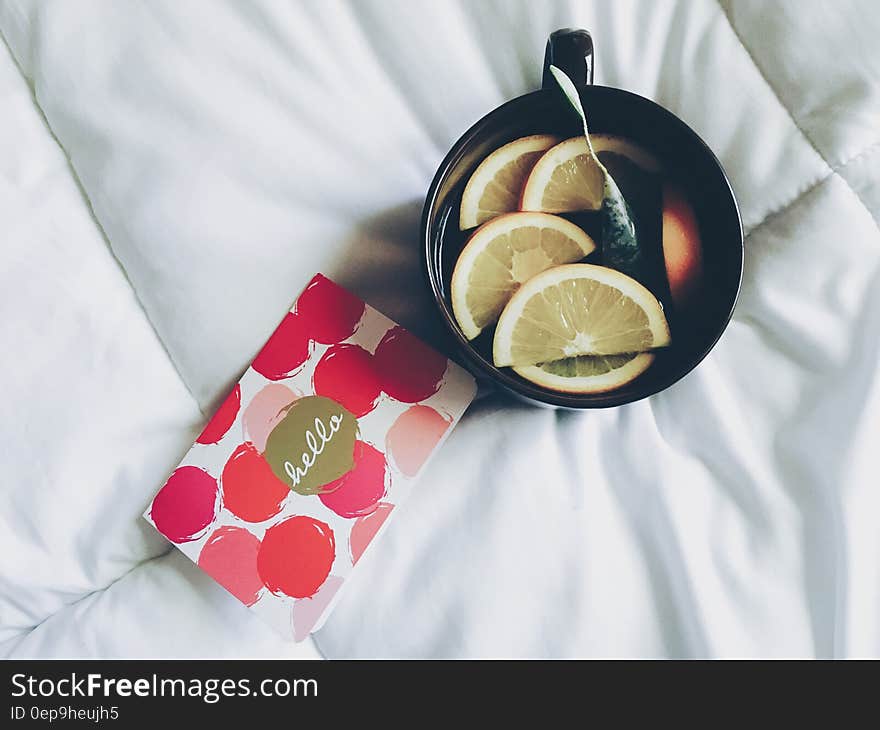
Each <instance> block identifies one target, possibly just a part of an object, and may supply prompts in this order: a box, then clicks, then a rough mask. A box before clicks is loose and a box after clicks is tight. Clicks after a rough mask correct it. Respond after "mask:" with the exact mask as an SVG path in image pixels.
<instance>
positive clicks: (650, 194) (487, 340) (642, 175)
mask: <svg viewBox="0 0 880 730" xmlns="http://www.w3.org/2000/svg"><path fill="white" fill-rule="evenodd" d="M598 154H599V158H600V159H601V160H602V163H603V164H604V165H605V166H606V167H607V168H608V170H609V172H611V175H612V176H613V177H614V180H615V181H616V182H617V184H618V186H619V187H620V189H621V192H622V193H623V195H624V198H625V199H626V201H627V205H628V206H629V208H630V212H631V214H632V216H633V220H634V223H635V225H636V232H637V236H638V241H639V247H640V249H641V250H642V252H643V254H644V256H645V258H646V260H647V266H646V269H645V272H644V274H640V275H636V276H634V278H636V279H638V280H639V281H640V283H642V284H643V285H644V286H645V287H646V288H648V289H649V290H650V291H651V292H652V293H653V294H654V296H656V297H657V299H658V300H659V301H660V303H661V305H662V306H663V310H664V314H665V315H666V319H667V322H668V323H669V327H670V331H671V333H672V344H671V346H670V347H667V348H661V349H659V350H656V351H655V352H654V354H655V355H656V359H655V361H654V363H653V364H652V365H651V367H650V368H648V370H647V371H646V372H645V373H644V374H643V375H642V376H640V378H645V377H649V374H650V373H651V372H652V371H657V370H660V369H662V368H663V367H664V362H665V361H666V360H668V359H669V358H671V357H672V356H673V353H672V352H671V350H672V349H673V348H675V347H676V346H677V345H678V343H679V342H680V340H682V339H687V336H688V335H687V332H688V321H687V320H688V317H687V316H686V315H687V312H686V311H679V309H680V307H679V308H677V307H676V305H675V304H674V302H673V299H672V295H671V292H670V287H669V281H668V279H667V274H666V267H665V263H664V256H663V188H664V184H665V183H667V182H672V181H673V180H674V178H672V177H670V176H668V174H667V172H666V166H665V165H663V166H662V167H661V169H660V171H659V172H653V171H652V172H647V171H645V170H643V169H641V168H639V167H637V166H636V165H635V163H633V162H631V161H630V160H629V159H628V158H626V157H624V156H622V155H620V154H617V153H614V152H599V153H598ZM658 158H659V156H658ZM467 179H468V176H465V177H464V178H463V179H462V182H461V183H460V184H459V185H458V186H457V188H456V189H455V190H454V191H453V192H452V194H451V195H450V196H449V197H448V198H447V201H448V202H447V205H446V207H445V209H444V210H443V212H442V214H441V220H440V225H441V242H442V243H441V268H442V276H443V285H444V295H445V296H446V298H447V302H448V301H449V292H450V287H451V278H452V272H453V271H454V269H455V264H456V262H457V260H458V257H459V255H460V253H461V250H462V249H463V248H464V246H465V244H466V243H467V241H468V238H469V237H470V235H471V234H472V233H473V231H474V230H475V229H470V230H466V231H461V230H459V227H458V220H459V206H460V204H461V196H462V193H463V191H464V186H465V184H466V183H467ZM558 215H560V217H562V218H565V219H567V220H569V221H571V222H572V223H574V224H575V225H577V226H578V227H580V228H581V229H582V230H584V231H585V232H586V233H587V234H589V235H590V237H591V238H592V239H593V241H594V242H595V243H596V250H595V251H593V252H592V253H591V254H590V255H589V256H587V257H585V258H584V259H582V260H581V263H592V264H598V265H601V266H608V265H609V264H608V263H607V262H606V260H605V256H604V252H603V250H602V216H601V213H600V212H599V211H583V212H575V213H561V214H558ZM494 337H495V327H494V326H491V327H487V328H486V329H485V330H483V332H482V333H480V335H479V336H478V337H477V338H476V339H474V340H472V341H471V344H472V345H473V347H474V348H475V349H476V350H477V351H478V352H479V353H480V355H482V357H483V358H485V359H486V360H487V361H488V362H490V363H491V362H492V343H493V339H494ZM510 374H511V375H515V374H514V373H513V372H512V371H511V373H510Z"/></svg>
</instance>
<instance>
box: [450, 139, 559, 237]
mask: <svg viewBox="0 0 880 730" xmlns="http://www.w3.org/2000/svg"><path fill="white" fill-rule="evenodd" d="M557 142H559V138H558V137H553V136H552V135H549V134H533V135H531V136H529V137H520V138H519V139H515V140H514V141H513V142H508V143H507V144H506V145H504V146H503V147H499V148H498V149H497V150H495V151H494V152H493V153H492V154H490V155H489V156H488V157H487V158H486V159H485V160H483V161H482V162H481V163H480V164H479V165H478V166H477V169H476V170H474V172H473V174H472V175H471V177H470V179H469V180H468V182H467V185H465V188H464V194H463V196H462V199H461V209H460V213H459V228H461V230H463V231H464V230H467V229H468V228H475V227H476V226H478V225H480V224H481V223H485V222H486V221H488V220H491V219H492V218H495V217H496V216H499V215H501V214H503V213H510V212H513V211H515V210H519V197H520V193H521V192H522V188H523V183H525V180H526V177H528V174H529V171H530V170H531V169H532V166H533V165H534V164H535V162H536V160H537V159H538V158H539V157H541V155H543V154H544V153H545V152H546V151H547V150H548V149H550V148H551V147H553V145H555V144H556V143H557Z"/></svg>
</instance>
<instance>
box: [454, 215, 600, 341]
mask: <svg viewBox="0 0 880 730" xmlns="http://www.w3.org/2000/svg"><path fill="white" fill-rule="evenodd" d="M595 248H596V244H595V243H594V242H593V239H592V238H590V236H588V235H587V234H586V233H585V232H584V231H583V230H581V229H580V228H579V227H578V226H576V225H575V224H574V223H571V222H570V221H567V220H565V218H560V217H559V216H555V215H549V214H547V213H508V214H506V215H502V216H499V217H498V218H494V219H493V220H491V221H489V222H488V223H484V224H483V225H482V226H480V227H479V228H478V229H477V230H476V231H475V232H474V233H473V235H471V237H470V239H469V240H468V242H467V244H466V245H465V247H464V249H462V252H461V254H460V255H459V257H458V261H457V262H456V264H455V270H454V271H453V273H452V283H451V287H450V288H451V295H452V311H453V313H454V314H455V319H456V320H457V321H458V324H459V326H460V327H461V330H462V332H463V333H464V335H465V337H467V338H468V339H471V340H472V339H473V338H474V337H476V336H477V335H479V334H480V332H482V331H483V329H484V328H486V327H488V326H489V325H491V324H493V323H494V322H495V321H496V320H497V319H498V315H500V314H501V310H503V309H504V306H505V305H506V304H507V302H508V301H509V300H510V297H511V296H513V294H514V292H516V290H517V289H519V288H520V286H522V284H523V283H524V282H526V281H528V280H529V279H531V278H532V277H533V276H534V275H535V274H539V273H541V272H542V271H546V270H547V269H549V268H551V267H553V266H559V265H560V264H570V263H573V262H575V261H580V260H581V259H582V258H584V257H585V256H587V255H589V254H590V253H592V252H593V251H594V250H595Z"/></svg>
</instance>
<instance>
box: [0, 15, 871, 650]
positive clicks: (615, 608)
mask: <svg viewBox="0 0 880 730" xmlns="http://www.w3.org/2000/svg"><path fill="white" fill-rule="evenodd" d="M874 5H875V4H874V3H872V2H871V1H870V0H844V1H839V2H831V1H830V0H828V1H827V2H814V3H810V10H809V12H806V11H805V10H804V4H803V3H801V2H799V1H798V0H780V1H779V2H777V3H773V4H771V5H768V4H766V3H761V2H758V1H757V0H736V2H727V1H725V2H722V3H720V4H719V3H718V2H713V1H711V0H692V1H690V2H688V1H685V0H681V1H678V2H674V1H671V0H670V1H664V2H656V1H654V0H632V1H630V2H613V3H612V2H604V1H599V0H597V1H595V2H589V1H586V0H582V1H579V0H571V1H570V2H564V1H560V2H542V3H533V2H525V1H523V2H509V1H502V0H497V1H496V2H491V1H489V0H485V1H481V2H476V1H472V2H468V1H466V0H457V1H456V0H444V1H441V0H436V1H434V2H404V0H372V1H367V0H351V2H324V1H322V2H318V1H317V0H316V1H314V2H290V3H282V2H250V3H238V2H233V1H232V0H228V1H227V2H196V1H191V2H186V3H180V2H172V1H171V0H167V1H165V2H162V1H159V0H155V1H152V2H148V3H147V2H144V3H116V2H112V1H110V0H103V1H102V0H90V1H86V0H83V1H82V2H78V3H69V2H63V1H59V0H55V1H54V2H31V1H29V0H4V2H2V3H0V33H2V36H3V38H4V40H5V42H6V44H7V45H8V52H7V49H6V48H0V95H2V98H3V107H2V108H3V111H4V114H2V115H0V153H2V154H0V213H2V216H0V220H2V226H3V231H4V233H3V254H4V259H3V264H2V266H0V277H2V286H0V299H2V302H3V306H4V310H3V311H4V313H5V314H6V316H5V317H4V319H3V322H2V324H0V342H2V345H3V348H4V352H5V353H6V357H4V358H3V360H2V362H0V374H2V377H3V382H4V384H5V385H6V388H5V389H4V390H5V396H4V413H5V418H4V419H3V422H2V429H3V432H2V441H0V444H2V446H0V453H2V464H3V467H4V474H5V479H4V481H3V488H2V491H0V521H2V526H3V528H4V529H3V530H2V531H0V650H2V651H3V653H5V654H9V655H25V656H69V655H77V656H79V655H85V656H148V655H151V656H152V655H155V656H162V655H165V656H304V655H310V654H314V649H313V648H312V647H311V646H310V645H309V644H306V645H301V646H295V645H292V644H286V643H284V642H281V641H279V640H278V639H276V638H275V637H274V634H273V633H272V632H271V630H270V629H268V628H265V627H263V626H262V625H261V624H260V622H259V621H258V620H257V619H256V618H255V617H253V616H251V615H250V614H249V612H248V611H247V610H246V609H244V608H242V607H241V606H239V605H238V604H237V603H236V602H235V600H234V599H233V598H231V597H230V596H228V595H227V594H226V593H225V592H224V591H223V590H222V589H220V588H219V587H217V586H216V585H214V584H213V583H212V581H211V580H210V579H208V578H206V577H205V576H203V575H202V574H200V572H199V571H198V570H197V569H196V568H195V567H193V566H191V565H190V564H189V563H188V561H186V560H185V559H181V557H180V556H178V555H176V554H174V553H171V554H167V555H166V552H167V547H166V545H165V544H164V543H163V541H162V540H161V539H160V538H159V537H158V536H157V535H156V534H154V533H152V532H151V531H150V529H149V528H148V527H147V526H146V525H145V523H143V522H142V521H140V520H139V519H138V515H139V514H140V512H141V511H142V509H143V506H144V505H145V504H146V503H147V501H148V500H149V498H150V496H151V495H152V494H153V493H154V492H155V491H156V489H157V488H158V487H159V486H160V485H161V483H162V481H163V480H164V478H165V476H166V475H167V474H168V472H169V471H170V470H171V469H172V468H173V466H174V465H175V464H176V462H177V461H178V459H179V458H180V456H181V455H182V454H183V453H184V452H185V451H186V450H187V448H188V447H189V445H190V444H191V442H192V439H193V438H194V436H195V434H196V433H197V432H198V430H199V427H200V425H201V424H202V423H203V422H204V419H205V416H206V415H209V414H210V411H211V410H212V408H213V407H214V406H215V405H216V404H217V402H218V399H219V398H220V397H222V395H223V394H224V393H225V392H226V390H227V389H228V387H229V386H230V384H231V383H232V382H233V381H234V380H236V379H237V378H238V376H239V374H240V372H241V371H242V370H243V368H244V367H245V366H246V365H247V363H248V362H249V361H250V359H251V358H252V357H253V355H254V353H255V352H256V351H257V349H258V348H259V346H260V345H261V343H262V342H263V341H264V340H265V338H266V336H267V335H268V334H269V333H270V332H271V330H272V329H273V328H274V327H275V325H276V324H277V322H278V320H279V319H280V317H281V315H282V313H283V312H284V311H286V308H287V307H288V306H289V304H290V302H291V301H292V299H293V298H294V296H295V295H296V294H297V293H298V291H299V290H300V288H301V287H302V285H303V284H304V283H305V282H306V281H307V280H308V279H309V278H310V277H311V275H312V274H313V273H314V272H315V271H317V270H321V271H323V272H325V273H326V274H328V275H329V276H331V277H333V278H335V279H336V280H338V281H339V282H340V283H342V284H344V285H346V286H348V287H350V288H351V289H352V290H353V291H355V292H356V293H358V294H359V295H360V296H362V297H363V298H364V299H366V300H367V301H369V302H370V303H371V304H372V305H373V306H375V307H377V308H378V309H380V310H382V311H384V312H385V313H386V314H388V315H389V316H390V317H392V318H394V319H396V320H398V321H400V322H402V323H403V324H405V325H407V326H410V327H412V328H413V329H414V330H415V331H417V332H421V333H423V334H425V335H427V336H429V337H430V336H431V335H432V334H433V333H434V332H435V328H436V326H437V325H436V319H435V318H434V315H433V313H432V310H431V306H430V302H429V300H428V297H427V295H426V293H425V289H424V285H423V282H422V278H421V273H420V269H419V255H418V218H419V214H420V211H421V204H422V200H423V196H424V193H425V191H426V189H427V187H428V184H429V182H430V179H431V177H432V176H433V173H434V171H435V169H436V167H437V165H438V164H439V162H440V160H441V159H442V157H443V155H444V154H445V152H446V150H447V149H448V148H449V147H450V146H451V144H452V143H453V142H454V141H455V139H456V138H457V137H458V135H459V134H460V133H461V132H462V131H464V130H465V129H466V128H467V127H468V126H469V125H470V124H471V123H472V122H473V121H475V120H476V119H477V118H479V117H480V116H482V115H483V114H484V113H485V112H487V111H488V110H489V109H491V108H492V107H494V106H496V105H498V104H499V103H501V102H503V101H504V100H505V99H508V98H511V97H513V96H516V95H518V94H521V93H525V92H526V91H529V90H531V89H533V88H535V87H536V86H537V85H538V83H539V78H540V65H541V60H542V54H543V47H544V43H545V40H546V37H547V35H548V34H549V33H550V32H551V31H553V30H555V29H556V28H559V27H585V28H588V29H589V30H590V31H591V32H592V33H593V36H594V40H595V43H596V49H597V59H596V74H597V79H596V81H597V83H604V84H608V85H614V86H621V87H624V88H627V89H631V90H633V91H635V92H637V93H640V94H643V95H646V96H648V97H651V98H653V99H655V100H657V101H658V102H660V103H661V104H664V105H665V106H667V107H668V108H669V109H671V110H672V111H673V112H675V113H676V114H678V115H680V116H681V117H682V118H683V119H685V120H686V121H687V122H688V123H689V124H690V125H691V126H692V127H693V128H694V129H695V130H696V131H697V132H698V133H699V134H700V135H701V136H703V138H704V139H705V140H706V141H707V142H708V143H709V144H710V146H711V147H712V148H713V150H714V151H715V152H716V154H717V155H718V156H719V158H720V159H721V160H722V162H723V164H724V165H725V168H726V170H727V172H728V174H729V176H730V178H731V180H732V183H733V186H734V189H735V191H736V193H737V196H738V199H739V202H740V205H741V210H742V215H743V221H744V224H745V226H746V228H747V232H748V237H747V242H746V262H745V276H744V285H743V291H742V297H741V300H740V304H739V306H738V308H737V311H736V314H735V316H734V319H733V322H732V323H731V325H730V328H729V329H728V331H727V333H726V335H725V336H724V338H723V339H722V340H721V342H720V343H719V345H718V346H717V348H716V349H715V350H714V351H713V353H712V354H711V355H710V357H709V358H708V359H707V360H706V361H705V362H704V363H703V364H702V365H701V366H700V367H699V368H698V369H697V370H696V371H694V372H693V373H691V374H690V375H689V376H687V377H686V378H685V379H684V380H683V381H681V382H680V383H678V384H677V385H675V386H673V387H672V388H670V389H669V390H668V391H666V392H664V393H662V394H660V395H658V396H655V397H653V398H651V399H649V400H647V401H642V402H640V403H636V404H633V405H631V406H627V407H624V408H619V409H616V410H613V411H603V412H590V413H568V412H554V411H549V410H540V409H534V408H530V407H526V406H524V405H521V404H517V403H515V402H513V401H512V400H511V399H509V398H508V397H506V396H504V395H502V394H499V393H494V392H492V391H491V390H490V389H486V390H484V392H483V397H481V398H480V399H479V400H478V401H477V402H476V403H475V404H474V406H472V408H471V410H470V411H469V413H468V414H467V416H466V417H465V419H464V420H463V421H462V423H461V425H460V426H459V427H458V428H457V429H456V431H455V433H454V434H453V435H452V437H451V438H450V440H449V441H448V442H447V444H446V446H445V447H444V448H443V450H442V452H441V453H440V454H438V456H437V458H436V459H435V460H434V461H433V462H432V464H431V465H430V467H429V469H428V473H427V474H426V475H425V476H424V477H423V478H422V479H421V480H420V482H419V483H418V485H417V486H416V487H415V488H414V490H413V495H412V497H411V499H410V500H409V501H408V502H407V503H406V504H405V505H404V506H403V507H401V508H400V509H399V510H398V511H397V513H396V515H395V519H394V520H393V521H392V524H391V525H390V527H389V529H388V530H387V531H386V532H385V533H384V534H383V537H382V539H381V540H380V541H379V543H378V544H377V545H376V546H375V547H374V548H373V549H371V551H370V552H369V553H368V554H367V555H366V556H365V557H364V559H363V561H362V562H361V563H359V567H358V570H357V571H355V573H354V574H353V576H352V580H351V585H350V586H349V587H348V589H347V590H346V593H345V595H344V596H343V598H342V600H341V601H340V603H339V605H338V607H337V609H336V611H335V612H334V614H333V616H332V617H331V618H330V620H329V621H328V623H327V625H326V626H325V628H324V629H323V630H322V631H321V632H320V633H319V634H318V635H317V645H318V647H319V648H320V650H321V651H322V652H323V653H324V654H325V655H327V656H333V657H336V656H365V657H367V656H419V657H423V656H785V655H796V656H835V655H840V656H842V655H859V656H862V655H877V654H880V560H878V555H880V531H878V530H877V529H876V520H877V518H878V515H880V495H878V493H877V490H876V484H877V479H876V476H875V469H874V458H873V456H874V453H873V452H874V450H875V449H876V443H877V437H878V435H880V415H878V414H880V408H878V406H880V378H878V355H880V230H878V225H877V216H878V215H880V46H878V44H877V43H876V38H877V37H878V36H880V12H878V10H877V9H876V8H875V7H874ZM31 93H33V96H32V95H31Z"/></svg>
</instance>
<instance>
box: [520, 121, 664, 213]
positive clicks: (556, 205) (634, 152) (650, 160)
mask: <svg viewBox="0 0 880 730" xmlns="http://www.w3.org/2000/svg"><path fill="white" fill-rule="evenodd" d="M590 139H591V140H592V142H593V149H594V150H595V152H596V155H597V156H598V157H599V158H600V159H602V160H603V162H604V163H605V164H606V165H607V164H608V162H607V160H605V159H603V158H604V156H605V155H608V154H609V153H611V154H614V155H620V156H622V157H625V158H627V159H629V160H631V161H632V162H633V163H634V164H636V165H637V166H638V167H641V168H643V169H644V170H647V171H649V172H658V171H659V170H660V163H659V161H658V160H657V158H656V157H654V156H653V155H652V154H651V153H650V152H648V151H647V150H645V149H644V148H642V147H640V146H639V145H637V144H635V143H633V142H631V141H630V140H628V139H625V138H623V137H618V136H616V135H611V134H591V135H590ZM604 190H605V175H604V173H603V172H602V170H601V168H600V167H599V166H598V165H597V164H596V161H595V160H594V159H593V156H592V155H591V154H590V151H589V148H588V147H587V139H586V137H584V136H583V135H581V136H579V137H571V138H570V139H567V140H565V141H564V142H560V143H559V144H558V145H556V146H555V147H551V148H550V149H549V150H547V152H546V153H544V155H543V156H542V157H540V158H539V159H538V161H537V162H536V163H535V165H534V167H532V171H531V172H530V173H529V176H528V178H527V179H526V182H525V185H524V186H523V192H522V200H521V201H520V209H522V210H541V211H545V212H547V213H566V212H575V211H581V210H598V209H599V208H601V207H602V197H603V195H604Z"/></svg>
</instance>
